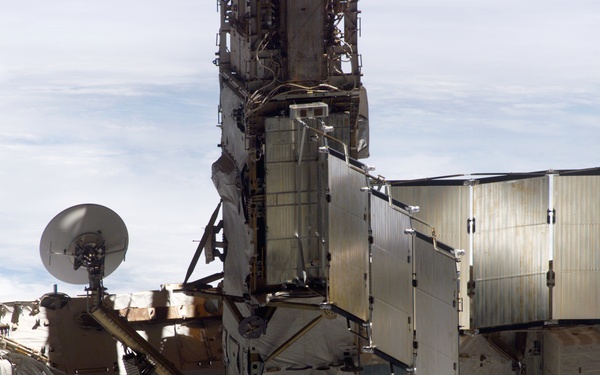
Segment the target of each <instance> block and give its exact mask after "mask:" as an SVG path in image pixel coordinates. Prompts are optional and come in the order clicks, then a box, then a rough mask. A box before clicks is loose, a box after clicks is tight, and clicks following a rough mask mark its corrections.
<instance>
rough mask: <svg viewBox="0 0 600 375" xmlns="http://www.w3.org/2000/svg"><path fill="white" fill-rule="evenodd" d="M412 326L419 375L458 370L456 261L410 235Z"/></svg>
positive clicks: (454, 372) (426, 242) (451, 372)
mask: <svg viewBox="0 0 600 375" xmlns="http://www.w3.org/2000/svg"><path fill="white" fill-rule="evenodd" d="M414 249H415V250H414V259H415V276H416V279H417V287H416V288H415V311H416V314H415V317H414V318H415V326H416V341H417V343H418V349H417V358H416V362H415V367H416V368H417V373H419V374H456V373H457V371H458V309H457V307H456V304H457V295H458V280H457V274H456V262H455V260H454V258H452V257H450V256H448V254H447V253H443V252H442V251H437V250H436V249H435V248H434V246H433V244H432V243H431V242H428V241H425V240H424V239H421V238H419V237H417V236H415V237H414Z"/></svg>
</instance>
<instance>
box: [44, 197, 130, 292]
mask: <svg viewBox="0 0 600 375" xmlns="http://www.w3.org/2000/svg"><path fill="white" fill-rule="evenodd" d="M128 244H129V235H128V233H127V227H126V226H125V223H124V222H123V220H122V219H121V217H119V215H117V213H115V212H114V211H113V210H111V209H110V208H107V207H104V206H101V205H98V204H80V205H77V206H73V207H70V208H67V209H66V210H64V211H62V212H61V213H59V214H58V215H56V216H55V217H54V219H52V220H51V221H50V222H49V223H48V225H47V226H46V229H44V233H43V234H42V239H41V240H40V257H41V258H42V262H43V263H44V266H45V267H46V269H47V270H48V272H50V274H52V276H54V277H56V278H57V279H59V280H61V281H64V282H66V283H69V284H88V282H89V278H90V276H89V275H88V273H89V272H91V271H89V270H88V268H89V267H88V266H89V264H90V262H95V263H94V264H95V266H94V267H96V271H97V272H99V273H100V277H104V276H108V275H110V274H111V273H112V272H113V271H114V270H116V269H117V267H119V265H120V264H121V262H122V261H123V260H124V259H125V253H126V251H127V245H128ZM98 264H100V266H98ZM88 271H89V272H88Z"/></svg>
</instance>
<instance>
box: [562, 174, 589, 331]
mask: <svg viewBox="0 0 600 375" xmlns="http://www.w3.org/2000/svg"><path fill="white" fill-rule="evenodd" d="M599 187H600V176H555V177H554V208H555V209H556V224H555V225H554V269H555V272H556V286H555V287H554V290H553V293H554V296H553V297H554V300H553V314H552V318H553V319H599V318H600V293H598V286H599V285H600V252H599V251H598V249H599V247H600V215H598V213H599V212H600V196H599V195H598V188H599Z"/></svg>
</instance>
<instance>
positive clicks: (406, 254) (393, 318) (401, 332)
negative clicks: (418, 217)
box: [371, 196, 413, 366]
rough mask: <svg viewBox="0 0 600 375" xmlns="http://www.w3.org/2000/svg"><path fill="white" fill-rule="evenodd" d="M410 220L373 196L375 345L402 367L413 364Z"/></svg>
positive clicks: (373, 322)
mask: <svg viewBox="0 0 600 375" xmlns="http://www.w3.org/2000/svg"><path fill="white" fill-rule="evenodd" d="M410 227H411V223H410V218H409V217H408V216H407V215H406V214H403V213H401V212H399V211H397V210H394V209H393V208H392V207H391V206H390V204H389V203H388V201H385V200H383V199H380V198H378V197H375V196H371V229H372V231H373V244H372V245H371V259H372V263H371V279H372V284H371V295H372V296H373V306H372V308H373V313H372V341H373V345H374V346H375V347H377V349H378V350H380V351H382V352H384V353H386V354H387V355H390V356H392V357H394V358H396V359H397V360H399V361H401V362H402V363H404V364H406V365H407V366H408V365H412V362H413V344H412V343H413V324H412V320H413V286H412V259H413V251H412V236H411V235H407V234H405V233H404V230H405V229H408V228H410Z"/></svg>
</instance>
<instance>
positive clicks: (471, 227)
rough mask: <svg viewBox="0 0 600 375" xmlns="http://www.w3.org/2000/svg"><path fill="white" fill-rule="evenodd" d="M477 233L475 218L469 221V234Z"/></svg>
mask: <svg viewBox="0 0 600 375" xmlns="http://www.w3.org/2000/svg"><path fill="white" fill-rule="evenodd" d="M471 233H475V218H474V217H472V218H468V219H467V234H471Z"/></svg>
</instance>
